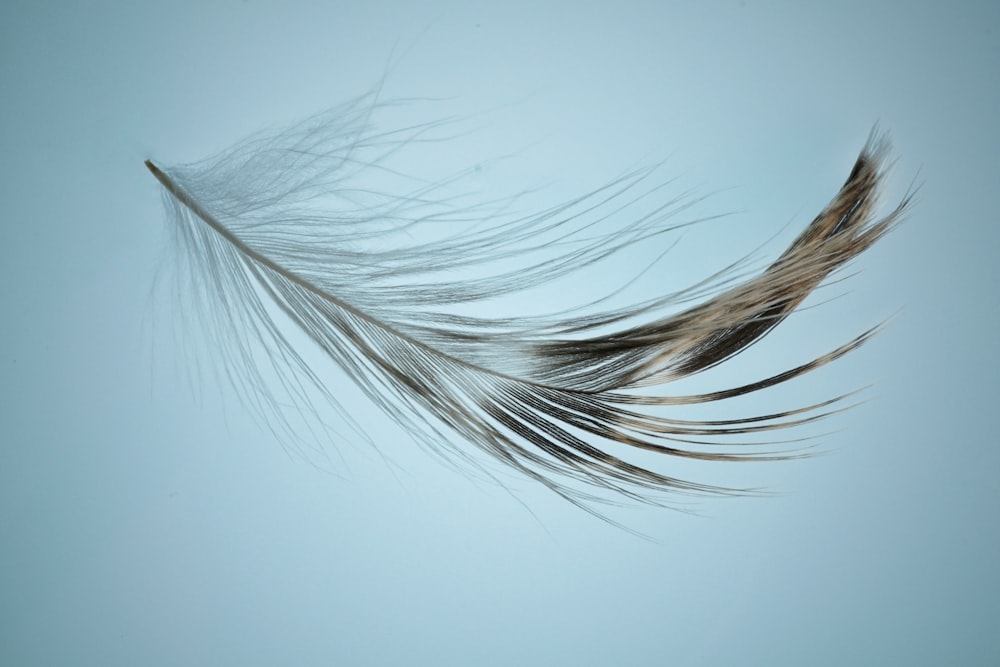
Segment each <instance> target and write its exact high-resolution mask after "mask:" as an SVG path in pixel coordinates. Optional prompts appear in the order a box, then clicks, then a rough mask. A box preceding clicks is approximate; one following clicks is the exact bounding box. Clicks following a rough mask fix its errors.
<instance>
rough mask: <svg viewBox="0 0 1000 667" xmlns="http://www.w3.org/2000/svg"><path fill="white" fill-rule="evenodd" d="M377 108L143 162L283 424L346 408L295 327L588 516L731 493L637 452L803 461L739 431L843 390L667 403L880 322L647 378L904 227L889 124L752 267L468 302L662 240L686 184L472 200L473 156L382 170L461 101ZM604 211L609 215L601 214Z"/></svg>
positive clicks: (759, 322) (771, 316)
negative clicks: (667, 288) (732, 414)
mask: <svg viewBox="0 0 1000 667" xmlns="http://www.w3.org/2000/svg"><path fill="white" fill-rule="evenodd" d="M387 106H392V105H390V104H388V103H385V102H382V101H380V100H379V95H378V91H372V92H371V93H369V94H367V95H364V96H361V97H360V98H358V99H356V100H353V101H351V102H349V103H347V104H344V105H341V106H339V107H336V108H334V109H331V110H329V111H327V112H324V113H322V114H319V115H317V116H314V117H311V118H309V119H307V120H305V121H303V122H301V123H299V124H297V125H294V126H292V127H290V128H288V129H286V130H282V131H279V132H272V133H261V134H257V135H254V136H252V137H250V138H249V139H247V140H245V141H243V142H241V143H239V144H238V145H236V146H235V147H233V148H231V149H229V150H226V151H224V152H223V153H221V154H219V155H217V156H215V157H212V158H209V159H207V160H204V161H202V162H200V163H196V164H193V165H186V166H179V167H175V168H170V169H166V168H163V169H161V168H160V167H158V166H156V165H155V164H153V162H151V161H146V163H145V164H146V166H147V168H148V169H149V170H150V172H152V174H153V175H154V176H155V177H156V179H157V180H158V181H159V182H160V184H161V185H162V186H163V197H164V202H165V206H166V208H167V210H168V212H169V214H170V216H171V218H172V219H173V221H174V223H175V224H174V225H173V229H174V233H175V234H176V237H177V239H178V240H179V241H180V242H181V245H182V246H183V251H184V257H185V258H186V261H187V262H188V263H189V268H190V270H191V271H192V273H191V284H192V285H193V286H195V287H196V289H197V291H198V292H199V294H198V296H199V297H200V299H202V300H207V302H208V303H209V304H210V306H209V307H208V308H207V309H206V310H205V311H204V312H205V314H206V315H207V317H208V320H209V325H210V327H209V329H210V331H211V332H212V333H213V336H214V337H215V343H216V345H217V346H218V349H219V350H220V351H221V352H222V353H223V356H224V357H225V359H226V365H225V371H226V373H227V374H228V376H229V378H230V380H231V381H232V382H233V383H234V384H235V385H236V386H237V388H238V389H239V390H240V392H241V394H242V395H243V396H244V397H245V398H246V399H247V400H248V402H249V403H250V404H251V405H252V406H253V407H254V408H255V409H257V410H258V411H260V412H262V413H263V414H265V415H266V416H267V417H266V418H267V419H268V423H269V424H270V425H271V426H272V428H275V427H276V425H277V428H276V430H280V431H284V433H282V434H280V435H282V437H284V436H286V435H290V436H292V437H293V438H294V437H297V435H298V434H297V433H296V432H295V427H293V426H291V423H290V422H289V421H288V419H287V417H284V416H282V415H283V413H284V410H285V406H284V405H283V401H282V399H281V398H279V394H281V395H287V396H288V397H290V399H291V402H292V405H293V409H294V410H297V411H300V412H304V413H310V414H313V415H316V416H317V418H318V419H319V421H320V422H322V423H325V417H323V416H322V413H323V409H322V408H321V407H320V406H318V405H317V398H319V402H323V403H328V404H329V405H331V406H333V407H334V408H335V409H337V410H340V412H341V416H342V417H344V418H346V419H348V420H349V419H350V418H349V416H348V415H346V414H345V413H344V411H343V410H341V409H340V408H339V404H338V403H337V400H336V398H335V396H334V393H333V392H332V391H331V389H330V388H329V387H328V385H327V383H326V382H325V381H324V379H323V378H322V377H321V373H320V372H319V371H316V370H314V365H313V364H312V363H311V362H307V357H308V356H309V355H311V354H315V352H312V351H307V350H306V349H304V348H303V341H302V340H300V339H299V338H296V336H295V335H294V334H293V333H292V332H293V331H294V330H296V329H297V330H298V331H300V332H301V333H303V334H305V336H306V337H307V338H308V339H310V340H311V347H312V348H313V349H314V350H318V351H319V352H321V353H322V355H324V356H325V357H327V358H328V359H329V360H331V361H332V362H334V363H335V364H336V365H337V366H339V367H340V368H341V369H342V370H343V372H344V373H346V374H347V375H348V376H349V377H350V378H351V379H352V380H353V381H354V382H355V383H356V385H357V387H359V388H360V390H361V391H362V392H364V394H366V395H367V397H368V398H369V399H371V401H372V402H373V403H375V404H376V405H377V406H378V407H379V408H381V409H382V411H384V413H385V414H386V415H387V416H388V417H390V418H391V419H393V420H395V421H396V422H398V423H399V424H400V425H401V426H402V427H403V428H404V429H406V431H408V432H409V433H410V434H411V435H412V436H413V437H414V438H415V439H416V440H417V441H419V442H422V443H423V444H426V445H427V446H429V447H430V448H431V449H432V451H434V452H436V453H438V454H441V455H443V456H445V457H446V458H449V459H455V460H459V461H465V462H471V463H473V464H474V465H476V466H478V467H479V469H481V470H485V469H486V468H485V467H484V465H483V464H482V463H480V462H479V459H478V458H477V457H475V456H472V453H473V452H474V451H475V450H476V449H478V450H480V451H481V452H485V453H486V454H488V455H489V456H488V457H487V459H486V460H494V459H495V460H496V461H499V462H501V463H502V464H504V465H505V466H509V467H510V468H512V469H514V470H516V471H518V472H519V473H521V474H523V475H525V476H527V477H529V478H531V479H534V480H537V481H538V482H540V483H542V484H544V485H545V486H546V487H548V488H549V489H551V490H553V491H555V492H556V493H558V494H559V495H561V496H562V497H564V498H566V499H567V500H569V501H570V502H572V503H574V504H576V505H579V506H580V507H583V508H584V509H587V510H588V511H592V512H593V511H595V510H594V509H593V504H594V503H601V502H617V501H622V500H634V501H641V502H650V503H656V504H669V503H668V501H667V500H665V499H669V498H671V497H673V494H675V493H677V492H681V493H730V492H739V491H740V490H738V489H728V488H722V487H717V486H712V485H707V484H701V483H697V482H692V481H686V480H684V479H680V478H678V477H674V476H671V475H669V474H667V473H666V472H664V471H662V470H661V469H660V468H659V467H658V466H656V465H647V464H644V463H643V464H640V463H638V462H636V460H635V458H634V457H633V456H631V455H630V454H629V452H633V453H634V454H636V455H640V456H645V455H644V454H642V453H644V452H649V453H653V454H657V455H662V456H663V457H681V458H687V459H700V460H712V461H738V460H760V459H764V460H774V459H783V458H791V457H796V456H799V455H801V453H800V452H797V451H789V450H787V449H780V448H779V450H778V451H765V452H761V451H758V450H756V449H751V450H747V449H746V448H742V449H741V447H742V445H743V444H745V443H736V444H734V443H733V442H731V437H732V436H746V435H748V434H749V435H750V436H751V437H759V436H760V435H761V434H767V433H769V432H773V431H777V430H778V429H784V428H789V427H795V426H800V425H802V424H806V423H810V422H813V421H816V420H818V419H820V418H822V417H824V416H826V415H828V414H829V413H831V412H832V411H835V410H837V409H839V407H840V405H839V404H840V402H841V401H842V400H843V399H844V398H845V396H846V394H845V395H842V396H838V397H835V398H832V399H830V400H827V401H823V402H821V403H817V404H812V405H805V406H798V407H795V408H793V409H786V410H782V411H776V412H773V413H770V414H766V415H752V416H749V417H738V418H732V419H725V420H712V421H694V420H684V419H679V418H677V417H675V416H668V414H669V411H670V410H671V409H674V410H676V409H678V406H683V405H691V404H699V403H711V402H714V401H720V400H723V399H727V398H732V397H736V396H741V395H746V394H750V393H753V392H757V391H760V390H763V389H766V388H769V387H773V386H775V385H778V384H780V383H784V382H786V381H788V380H791V379H793V378H797V377H799V376H802V375H804V374H806V373H808V372H810V371H812V370H814V369H816V368H819V367H820V366H823V365H824V364H828V363H830V362H831V361H834V360H836V359H838V358H840V357H841V356H843V355H844V354H846V353H848V352H850V351H851V350H854V349H856V348H857V347H859V346H860V345H862V344H863V343H864V342H866V341H867V340H869V339H870V338H871V337H872V335H874V333H875V332H876V331H877V330H878V329H879V327H874V328H872V329H869V330H868V331H865V332H863V333H861V334H860V335H858V336H856V337H855V338H853V339H852V340H849V341H848V342H846V343H844V344H843V345H841V346H840V347H837V348H836V349H834V350H832V351H830V352H828V353H826V354H824V355H822V356H819V357H817V358H815V359H813V360H811V361H809V362H808V363H805V364H801V365H798V366H795V367H792V368H790V369H788V370H786V371H784V372H782V373H779V374H777V375H773V376H771V377H766V378H760V379H756V380H755V381H753V382H749V383H746V384H742V385H740V386H736V387H731V388H726V389H723V390H719V391H714V392H711V393H702V394H696V395H663V393H662V392H659V393H658V392H656V391H652V390H651V388H653V387H657V386H660V385H664V384H666V383H670V382H673V381H675V380H679V379H682V378H686V377H690V376H693V375H695V374H698V373H701V372H703V371H705V370H707V369H710V368H713V367H715V366H717V365H719V364H721V363H723V362H725V361H726V360H729V359H731V358H732V357H733V356H734V355H737V354H739V353H740V352H741V351H743V350H745V349H747V347H749V346H750V345H751V344H753V343H754V342H756V341H758V340H759V339H760V338H761V337H763V336H764V335H766V334H767V333H768V332H770V331H771V330H772V329H773V328H774V327H775V326H776V325H778V324H779V323H780V322H781V321H782V320H784V319H785V318H786V317H787V316H788V315H789V314H790V313H791V312H792V311H793V310H795V309H796V308H797V307H798V306H799V305H800V304H801V303H802V302H803V300H804V299H805V298H806V297H807V296H808V295H809V294H810V293H811V292H812V291H813V290H814V289H816V288H817V287H818V286H819V285H820V284H821V283H823V282H824V280H826V279H827V278H828V277H829V276H830V275H831V274H832V273H833V272H835V271H836V270H837V269H839V268H841V267H843V266H844V265H845V264H846V263H848V262H849V261H850V260H852V259H853V258H854V257H856V256H858V255H859V254H860V253H862V252H863V251H865V250H866V249H868V248H869V247H871V246H872V245H873V244H874V243H875V242H876V241H878V240H879V239H880V238H882V237H883V236H884V235H885V234H886V233H887V232H888V231H889V230H890V229H891V228H892V227H893V225H894V224H895V223H896V222H897V221H898V220H899V218H900V216H901V215H902V214H903V212H904V210H905V209H906V206H907V204H908V201H909V196H907V198H906V199H904V200H903V201H902V202H901V203H900V204H899V205H898V206H897V207H896V208H895V209H893V210H891V211H890V212H889V213H888V214H886V215H884V216H882V217H878V216H877V215H876V207H877V199H878V195H879V189H880V186H881V184H882V182H883V180H884V174H885V162H886V157H887V153H888V149H889V147H888V142H887V140H886V139H885V137H884V136H883V135H881V134H880V133H878V132H877V131H873V133H872V135H871V137H870V138H869V141H868V142H867V144H866V145H865V146H864V147H863V148H862V150H861V152H860V154H859V156H858V158H857V161H856V163H855V164H854V167H853V169H852V170H851V172H850V175H849V176H848V178H847V180H846V182H845V183H844V184H843V186H842V187H841V188H840V190H839V192H837V193H836V195H835V196H834V197H833V199H832V201H831V202H830V204H829V205H828V206H827V207H826V208H825V209H824V210H823V211H822V212H820V214H819V215H817V216H816V218H815V219H814V220H813V221H812V222H811V223H810V224H809V226H808V227H807V228H806V229H805V230H804V231H803V232H802V233H801V234H800V235H799V236H798V238H796V239H795V240H794V242H793V243H792V244H791V245H790V246H789V247H788V249H787V250H785V251H784V253H783V254H781V255H780V257H778V258H777V260H775V261H773V262H772V263H770V264H769V265H767V266H766V267H765V268H764V269H763V270H762V271H759V272H758V273H757V274H755V275H747V273H746V271H744V272H743V273H742V274H740V275H738V276H737V275H736V269H741V268H745V267H744V266H743V265H742V264H738V265H734V267H730V270H729V271H727V272H722V273H720V274H716V275H714V276H712V277H710V278H708V279H706V280H705V281H703V282H701V283H699V284H698V285H696V286H694V287H692V288H690V289H688V290H685V291H682V292H679V293H674V294H670V295H667V296H663V297H660V298H655V299H652V300H647V301H644V302H641V303H637V304H633V305H631V306H629V307H626V308H612V309H609V308H607V306H605V305H604V304H605V303H606V302H607V301H608V300H609V299H610V297H611V296H612V295H613V294H604V295H599V298H595V300H594V301H593V302H591V303H589V304H585V305H583V306H579V307H576V308H573V309H568V310H564V311H562V312H558V313H554V314H551V315H547V316H527V315H525V316H523V317H516V316H515V315H516V314H515V315H512V316H509V317H493V318H489V317H483V316H482V315H481V314H480V315H477V314H468V313H467V312H463V308H466V307H467V306H469V305H473V306H475V305H476V304H483V303H487V304H488V303H489V301H490V300H491V299H494V298H496V297H498V296H503V295H511V294H518V293H520V292H521V291H523V290H527V289H530V288H533V287H537V286H541V285H544V284H546V283H549V282H551V281H554V280H556V279H561V278H564V277H566V276H568V275H571V274H573V273H574V272H578V271H581V270H584V269H587V268H593V266H594V265H595V264H596V263H598V262H600V261H603V260H605V259H607V258H608V257H611V256H613V255H616V254H617V253H619V252H622V251H624V250H625V249H627V248H630V247H633V246H636V245H637V244H639V243H645V242H649V241H652V240H659V239H660V238H661V237H662V235H663V234H664V233H665V232H666V231H669V230H671V229H675V228H677V227H678V226H679V225H671V224H669V223H668V221H669V220H670V219H671V216H676V214H677V213H678V212H679V211H680V210H682V209H683V207H684V206H685V205H686V204H685V202H683V200H669V201H661V195H660V194H659V193H660V192H661V188H660V186H659V185H653V186H650V185H649V181H650V179H651V177H652V175H653V174H654V172H655V168H648V169H638V170H635V171H633V172H630V173H628V174H626V175H624V176H622V177H620V178H618V179H616V180H614V181H612V182H611V183H609V184H607V185H606V186H604V187H603V188H600V189H598V190H596V191H593V192H588V193H586V194H584V195H582V196H580V197H578V198H576V199H573V200H571V201H567V202H563V203H561V204H559V205H557V206H553V207H551V208H548V209H544V210H541V211H538V212H536V213H532V214H528V215H520V214H516V213H511V212H509V209H510V208H511V207H512V206H511V205H512V203H513V200H512V199H510V200H496V201H489V202H481V203H478V204H474V205H464V204H461V203H459V202H458V201H457V200H456V199H455V198H454V197H452V196H450V195H448V194H446V193H447V191H448V188H449V186H450V185H451V184H452V183H454V182H456V181H458V180H460V179H461V177H462V176H463V175H462V174H457V175H456V176H455V178H453V179H443V180H440V181H435V182H431V183H421V182H417V181H415V180H409V181H408V180H404V177H403V176H401V175H400V174H399V173H398V172H395V171H393V169H392V168H391V167H390V166H389V162H390V158H392V157H393V156H394V155H396V154H397V153H398V152H400V151H402V150H403V149H405V148H408V147H413V146H419V145H422V144H424V143H427V142H435V141H439V140H440V139H441V137H440V136H437V135H436V133H438V132H440V131H442V130H443V129H445V128H447V127H448V123H449V121H448V120H445V121H437V122H432V123H426V124H421V125H412V126H408V127H404V128H402V129H399V130H394V131H388V132H382V131H378V130H377V129H376V128H375V126H374V121H373V116H374V114H375V113H376V112H377V111H378V110H380V109H383V108H385V107H387ZM372 174H375V175H377V176H378V177H379V178H383V177H384V179H386V180H387V181H389V182H393V183H395V184H397V185H399V184H400V183H406V184H408V185H407V186H406V187H405V188H403V189H402V190H400V194H391V193H390V192H389V191H388V190H387V189H381V190H380V189H376V188H373V187H367V186H364V185H363V184H362V183H363V181H364V177H366V176H367V177H370V176H371V175H372ZM609 220H610V221H612V223H611V224H617V225H618V226H617V228H615V229H613V230H612V231H608V232H600V231H599V230H600V228H601V226H602V225H606V224H609V223H608V221H609ZM620 220H628V222H627V223H626V224H621V223H620V222H619V221H620ZM421 230H423V231H426V230H431V233H430V236H431V238H429V239H426V238H423V237H422V231H421ZM435 230H436V236H435ZM424 236H426V235H424ZM510 262H514V265H515V268H513V269H511V268H509V266H510ZM484 267H487V268H484ZM490 267H492V268H490ZM477 272H478V273H477ZM466 274H469V275H466ZM456 275H461V276H463V277H461V278H456V277H455V276H456ZM737 278H738V279H737ZM678 306H679V307H680V310H679V312H672V313H669V314H668V313H666V312H665V311H667V310H668V309H670V308H673V310H675V311H677V310H678ZM275 383H277V384H275ZM275 415H277V418H276V419H275V418H274V416H275ZM320 437H324V436H323V434H321V436H320ZM772 437H773V436H772ZM720 445H722V446H720ZM470 447H471V448H472V449H470ZM648 458H649V457H646V459H648ZM654 458H655V457H654ZM646 459H643V460H646ZM487 474H490V476H493V475H492V473H487Z"/></svg>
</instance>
